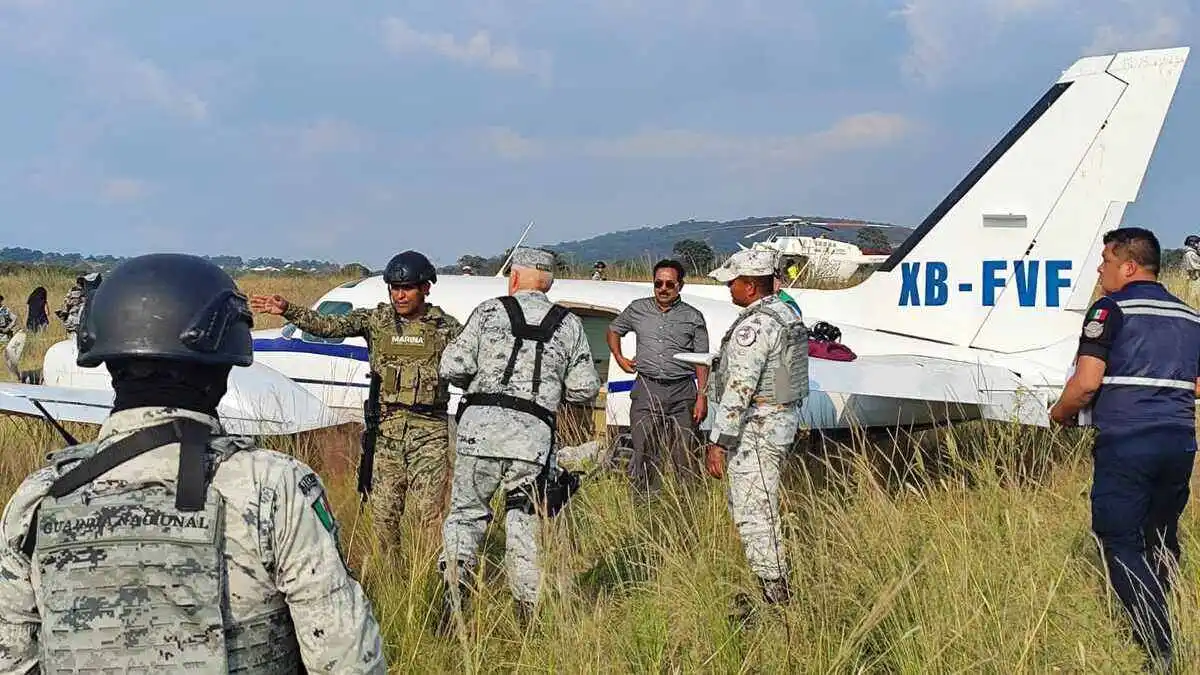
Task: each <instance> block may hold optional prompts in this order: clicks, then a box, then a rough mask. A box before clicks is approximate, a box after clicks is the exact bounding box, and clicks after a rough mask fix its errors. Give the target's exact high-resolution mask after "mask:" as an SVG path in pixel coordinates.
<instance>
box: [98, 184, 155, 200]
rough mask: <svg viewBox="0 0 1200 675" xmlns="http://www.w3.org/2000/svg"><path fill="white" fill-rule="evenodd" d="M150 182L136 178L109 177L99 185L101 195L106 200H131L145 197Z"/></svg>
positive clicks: (148, 190)
mask: <svg viewBox="0 0 1200 675" xmlns="http://www.w3.org/2000/svg"><path fill="white" fill-rule="evenodd" d="M149 192H150V184H149V183H147V182H146V181H144V180H140V179H137V178H110V179H109V180H106V181H105V182H104V185H103V186H102V187H101V191H100V193H101V197H102V198H103V199H104V201H106V202H132V201H137V200H139V199H141V198H143V197H145V196H146V195H147V194H149Z"/></svg>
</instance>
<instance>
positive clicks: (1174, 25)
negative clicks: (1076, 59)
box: [1084, 13, 1184, 55]
mask: <svg viewBox="0 0 1200 675" xmlns="http://www.w3.org/2000/svg"><path fill="white" fill-rule="evenodd" d="M1183 32H1184V27H1183V20H1182V18H1180V17H1179V16H1171V15H1168V14H1163V13H1156V14H1152V15H1150V16H1147V17H1145V18H1144V20H1143V21H1141V22H1140V25H1136V26H1131V25H1128V24H1125V25H1120V26H1117V25H1114V24H1111V23H1106V24H1104V25H1101V26H1097V27H1096V31H1095V33H1093V35H1092V42H1091V43H1090V44H1089V45H1088V46H1087V47H1085V48H1084V53H1085V54H1089V55H1092V54H1107V53H1111V52H1115V51H1121V50H1130V49H1156V48H1159V47H1175V46H1178V45H1179V43H1180V40H1181V38H1182V35H1183Z"/></svg>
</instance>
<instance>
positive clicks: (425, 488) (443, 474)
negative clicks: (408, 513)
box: [370, 414, 453, 546]
mask: <svg viewBox="0 0 1200 675" xmlns="http://www.w3.org/2000/svg"><path fill="white" fill-rule="evenodd" d="M452 466H453V465H452V462H451V453H450V436H449V430H448V428H447V421H446V418H445V417H442V418H436V417H424V416H421V415H415V414H399V415H393V416H391V417H388V418H386V419H384V420H383V421H382V422H380V425H379V436H378V437H377V440H376V446H375V475H374V477H373V485H372V486H371V499H370V502H371V518H372V520H373V521H374V522H375V528H376V532H377V533H378V534H380V535H381V539H382V541H383V543H384V544H385V545H389V546H393V545H395V544H397V543H398V542H399V541H400V522H401V518H402V517H403V515H404V513H405V510H406V509H407V508H408V506H409V504H410V503H411V504H412V506H413V508H415V509H416V510H417V516H418V522H420V523H424V524H435V523H440V522H441V521H442V518H443V517H444V516H445V514H446V496H447V493H448V491H449V484H450V472H451V469H452ZM410 500H411V501H410ZM435 528H436V526H435ZM434 532H436V529H434Z"/></svg>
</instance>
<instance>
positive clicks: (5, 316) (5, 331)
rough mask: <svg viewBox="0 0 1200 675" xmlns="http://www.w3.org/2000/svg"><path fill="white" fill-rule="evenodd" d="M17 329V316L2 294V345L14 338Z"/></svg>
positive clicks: (0, 340)
mask: <svg viewBox="0 0 1200 675" xmlns="http://www.w3.org/2000/svg"><path fill="white" fill-rule="evenodd" d="M16 330H17V317H15V316H13V313H12V310H10V309H9V308H8V306H7V305H5V304H4V296H3V295H0V345H2V344H4V343H6V342H8V341H9V340H11V339H12V336H13V333H15V332H16Z"/></svg>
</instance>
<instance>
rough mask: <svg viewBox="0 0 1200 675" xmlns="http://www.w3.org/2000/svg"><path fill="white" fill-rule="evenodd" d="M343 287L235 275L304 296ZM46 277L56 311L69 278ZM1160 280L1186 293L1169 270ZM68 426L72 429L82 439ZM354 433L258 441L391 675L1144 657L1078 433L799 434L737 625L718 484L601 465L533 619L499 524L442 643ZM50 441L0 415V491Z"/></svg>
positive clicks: (1178, 598) (1193, 547)
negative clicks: (392, 546)
mask: <svg viewBox="0 0 1200 675" xmlns="http://www.w3.org/2000/svg"><path fill="white" fill-rule="evenodd" d="M31 281H32V279H31V278H22V277H7V278H0V294H3V295H5V296H6V297H8V298H9V299H10V306H12V305H13V304H16V303H13V302H12V300H14V299H17V298H19V299H20V301H23V299H24V297H25V295H26V294H27V293H28V292H29V289H31V288H32V285H31ZM339 281H341V279H335V278H324V279H303V278H288V279H267V278H245V279H242V280H240V283H241V284H242V285H243V287H244V288H246V289H248V290H251V291H262V290H272V291H278V292H282V293H283V294H285V295H287V296H288V297H289V298H292V299H294V300H296V301H299V302H306V303H308V302H311V301H312V300H314V299H315V298H316V297H317V296H319V295H320V294H321V293H323V292H324V291H325V290H327V289H328V288H330V287H331V286H333V285H334V284H335V283H338V282H339ZM39 283H44V284H45V285H46V286H47V288H48V289H49V290H50V294H51V310H53V309H54V308H55V307H56V303H57V302H58V301H59V299H60V298H61V296H62V294H63V293H64V292H65V290H66V287H67V285H68V283H69V280H67V279H50V280H42V281H40V282H39ZM1168 283H1169V284H1170V285H1171V287H1172V288H1173V289H1174V290H1175V291H1176V292H1177V293H1179V294H1180V295H1181V296H1182V297H1183V298H1184V299H1185V300H1187V301H1188V302H1191V303H1193V304H1195V303H1196V301H1197V297H1196V294H1195V293H1194V292H1192V291H1190V290H1188V289H1186V287H1185V283H1184V282H1183V281H1182V280H1180V279H1178V278H1174V277H1170V278H1168ZM15 308H16V309H18V310H19V311H21V312H22V318H23V311H24V308H23V306H19V305H18V306H17V307H15ZM52 323H53V324H55V329H56V330H59V331H61V323H59V322H57V320H56V319H53V318H52ZM264 324H265V322H260V323H259V325H260V326H261V325H264ZM851 346H853V345H851ZM71 428H72V431H73V432H74V433H76V435H77V436H79V437H80V438H91V437H92V436H93V435H94V433H95V430H94V429H93V428H88V427H84V426H80V425H72V427H71ZM356 444H357V428H356V427H353V426H350V425H347V426H345V427H341V428H337V429H332V430H324V431H321V432H317V433H312V434H306V435H303V436H300V437H295V438H288V439H283V440H279V441H276V442H274V443H273V445H274V446H276V447H279V448H281V449H284V450H286V451H288V452H292V453H294V454H296V455H298V456H300V457H302V458H303V459H305V460H306V461H308V462H310V463H311V464H312V465H313V467H314V468H316V469H317V470H318V471H320V472H321V474H322V476H323V478H324V480H325V481H326V483H327V485H328V486H329V487H330V489H331V491H332V493H333V495H332V497H333V498H332V500H331V501H332V502H333V503H334V507H335V510H336V512H337V514H338V516H339V518H340V520H341V526H342V536H343V550H345V551H346V552H347V557H348V559H349V562H350V564H351V567H352V568H353V569H354V570H355V572H356V574H357V576H358V577H359V578H360V579H361V581H362V582H363V584H364V585H365V587H366V589H367V591H368V593H369V594H370V596H371V598H372V600H373V602H374V603H375V609H376V612H377V615H378V617H379V619H380V621H381V623H382V626H383V629H384V632H385V640H386V642H387V650H388V660H389V663H390V664H391V671H392V672H402V673H408V672H413V673H418V672H420V673H428V672H471V673H474V672H487V673H493V672H505V673H507V672H555V673H585V672H586V673H595V672H603V673H609V672H613V673H625V672H638V673H641V672H664V673H665V672H670V673H684V672H687V673H692V672H720V673H726V672H732V673H775V672H788V673H797V672H804V673H808V672H820V673H826V672H827V673H847V672H884V673H926V672H939V673H941V672H946V673H950V672H964V671H968V672H979V671H982V672H995V673H1010V672H1031V673H1032V672H1036V673H1042V672H1128V671H1131V670H1136V669H1137V668H1138V667H1139V666H1140V664H1141V661H1142V659H1141V655H1140V653H1139V652H1138V650H1137V649H1136V647H1134V646H1133V642H1132V641H1131V639H1130V637H1129V635H1128V629H1127V628H1126V621H1125V619H1124V617H1123V616H1122V614H1121V608H1120V605H1119V603H1117V602H1116V599H1115V596H1113V595H1112V594H1111V593H1110V592H1109V591H1108V589H1107V586H1106V580H1105V577H1104V571H1103V566H1102V565H1101V564H1100V561H1099V558H1098V556H1097V550H1096V545H1095V542H1094V540H1093V538H1092V535H1091V533H1090V529H1089V509H1088V489H1089V482H1090V471H1091V458H1090V454H1089V437H1088V435H1087V434H1086V433H1085V432H1081V431H1078V430H1062V429H1056V430H1039V429H1031V428H1020V427H1011V426H1006V425H1002V424H994V423H970V424H964V425H961V426H957V427H953V428H950V429H945V430H939V431H937V432H926V433H924V434H922V435H921V436H920V437H914V438H910V437H905V438H900V439H897V442H895V443H894V444H893V443H889V442H887V441H886V439H880V438H878V437H876V438H873V439H871V442H867V441H866V440H861V441H858V442H855V443H853V444H851V445H849V446H837V447H828V446H827V447H809V444H808V443H807V440H806V439H804V438H802V439H800V440H799V441H798V442H797V447H796V451H795V453H794V454H793V455H792V461H791V462H790V463H789V466H788V473H787V476H786V479H785V488H784V490H783V499H782V501H783V512H784V519H785V536H784V542H783V545H784V546H785V548H786V551H787V555H788V557H789V560H790V563H791V566H792V575H791V582H792V591H793V597H794V599H793V602H792V604H791V605H790V606H789V607H788V608H787V609H786V610H785V611H784V612H783V613H782V614H779V615H772V614H769V613H768V614H764V615H762V617H761V619H760V620H759V621H758V622H756V623H755V624H753V625H750V626H744V627H743V626H737V625H735V624H734V623H732V622H731V621H729V620H728V619H727V616H728V615H729V614H730V613H731V611H732V610H733V608H734V607H733V597H734V595H735V594H736V593H738V592H744V593H747V594H750V595H751V596H753V597H755V598H757V597H758V588H757V585H756V583H755V581H754V579H753V578H752V576H751V575H750V574H749V572H748V571H747V568H746V563H745V559H744V557H743V554H742V550H741V546H740V543H739V542H738V539H737V535H736V532H735V531H734V529H733V525H732V523H731V522H730V518H729V515H728V513H727V510H726V506H725V501H724V499H725V498H724V491H723V490H724V484H723V483H722V482H718V481H715V480H712V479H707V478H706V479H705V480H704V481H703V482H701V483H699V484H697V485H694V486H691V487H690V488H680V487H677V486H675V485H673V484H669V485H668V488H667V490H666V491H665V492H664V493H663V494H662V495H661V496H659V497H658V498H657V499H654V500H651V501H646V500H643V499H641V498H635V497H633V496H631V495H630V494H629V492H628V490H627V489H626V487H625V481H624V479H623V478H622V477H621V476H619V475H616V474H612V473H601V474H598V475H597V476H596V477H594V478H593V479H592V480H591V481H590V482H589V483H588V484H587V485H586V486H585V487H584V489H583V490H582V491H581V492H580V493H579V494H578V495H577V497H576V499H575V500H574V501H572V503H571V505H570V507H569V508H568V509H567V510H566V511H564V512H563V513H562V514H561V515H560V516H559V517H558V518H556V519H554V520H553V521H551V522H549V523H548V524H547V526H546V530H545V532H544V539H543V541H544V545H545V548H546V553H545V559H546V565H545V570H544V571H545V579H544V584H545V585H544V588H545V606H544V608H543V611H542V614H541V617H540V621H539V622H538V623H537V624H536V625H534V626H533V627H532V628H530V629H528V630H527V631H522V630H521V629H520V628H519V627H518V624H517V622H516V621H515V617H514V616H513V613H512V611H511V603H510V600H509V595H508V588H507V583H506V581H505V579H504V571H503V558H502V556H503V549H504V543H503V542H504V537H503V531H502V524H500V523H497V524H495V525H494V526H493V527H492V528H491V529H490V530H489V534H488V539H487V542H486V544H485V551H484V557H485V563H484V570H483V571H484V582H483V587H482V589H481V595H480V596H479V598H478V599H477V602H476V603H475V613H474V615H473V616H471V617H470V621H469V631H468V633H467V634H465V635H457V636H451V637H446V638H443V637H440V636H437V635H435V634H434V632H433V630H432V629H433V627H434V624H435V622H436V615H437V613H438V611H439V609H440V595H439V593H440V591H439V586H438V580H437V578H436V572H435V570H436V567H435V558H436V555H437V542H436V539H435V538H433V537H430V536H428V535H430V533H431V531H430V530H428V529H422V526H421V525H420V524H418V523H409V524H408V526H407V529H406V532H407V534H408V542H409V544H408V545H406V546H404V547H403V550H402V551H401V552H400V553H399V554H398V555H397V556H396V557H394V558H391V559H384V558H382V557H381V556H380V555H379V554H378V551H376V550H374V547H373V542H374V537H373V536H372V532H371V525H370V523H369V522H368V519H367V517H366V516H365V515H364V516H362V517H360V516H359V515H358V498H357V495H356V494H355V493H354V480H355V477H354V467H355V465H356V457H357V447H356ZM61 445H62V441H61V440H59V439H58V438H57V437H56V436H54V435H53V431H52V430H50V429H49V428H48V426H47V425H46V424H45V423H44V422H42V421H39V420H36V419H28V418H12V417H9V418H0V448H2V451H0V494H2V495H4V496H6V497H7V495H9V494H10V493H11V491H12V489H13V487H14V486H15V485H16V484H17V483H18V482H19V481H20V480H21V479H22V478H23V477H24V476H25V475H26V474H27V473H28V472H29V471H30V470H32V469H33V468H34V467H35V466H37V465H38V463H39V462H40V461H41V458H42V455H43V454H44V453H45V452H46V451H47V450H49V449H52V448H56V447H61ZM501 521H502V519H501ZM1197 532H1200V520H1198V517H1197V510H1196V509H1195V508H1194V507H1189V509H1188V511H1187V512H1186V513H1185V515H1184V519H1183V525H1182V532H1181V538H1182V541H1183V546H1184V549H1185V551H1184V565H1183V568H1182V570H1181V583H1180V584H1179V585H1178V587H1177V588H1176V590H1175V592H1174V593H1173V595H1172V598H1171V602H1172V611H1173V620H1174V622H1175V630H1176V632H1177V639H1178V649H1179V656H1180V661H1182V663H1181V664H1180V665H1182V666H1184V667H1185V670H1196V668H1197V666H1200V653H1198V648H1200V641H1197V637H1198V634H1200V612H1198V611H1197V610H1198V609H1200V602H1198V597H1197V589H1198V588H1200V584H1198V583H1197V582H1198V581H1200V565H1197V564H1195V561H1196V558H1197V556H1198V550H1197V540H1196V537H1195V533H1197ZM432 533H433V534H434V535H435V536H436V534H437V533H436V530H434V531H433V532H432Z"/></svg>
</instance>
